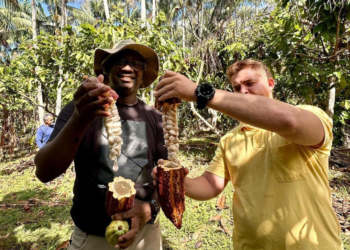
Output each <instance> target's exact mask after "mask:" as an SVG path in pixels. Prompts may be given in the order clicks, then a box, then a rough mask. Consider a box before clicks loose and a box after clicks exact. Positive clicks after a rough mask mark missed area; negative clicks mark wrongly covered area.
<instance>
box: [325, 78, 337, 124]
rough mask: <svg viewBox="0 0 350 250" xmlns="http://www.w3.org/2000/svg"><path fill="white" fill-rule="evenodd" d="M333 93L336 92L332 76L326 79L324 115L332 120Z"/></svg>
mask: <svg viewBox="0 0 350 250" xmlns="http://www.w3.org/2000/svg"><path fill="white" fill-rule="evenodd" d="M335 92H336V88H335V77H334V76H332V77H329V78H328V92H327V107H326V113H327V114H328V116H329V117H330V118H332V119H333V116H334V103H335Z"/></svg>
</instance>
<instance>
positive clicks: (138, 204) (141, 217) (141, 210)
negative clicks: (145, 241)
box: [112, 199, 151, 249]
mask: <svg viewBox="0 0 350 250" xmlns="http://www.w3.org/2000/svg"><path fill="white" fill-rule="evenodd" d="M126 219H131V229H130V231H129V232H128V233H126V234H124V235H122V236H120V237H119V243H118V245H116V248H121V249H125V248H127V247H128V246H130V245H131V244H132V243H133V242H134V240H135V238H136V235H137V233H138V232H139V231H140V229H142V228H143V227H144V225H145V224H146V223H147V222H148V221H149V220H150V219H151V207H150V204H149V203H148V202H145V201H141V200H138V199H135V202H134V206H133V207H132V208H131V209H130V210H128V211H126V212H122V213H118V214H115V215H113V216H112V220H126Z"/></svg>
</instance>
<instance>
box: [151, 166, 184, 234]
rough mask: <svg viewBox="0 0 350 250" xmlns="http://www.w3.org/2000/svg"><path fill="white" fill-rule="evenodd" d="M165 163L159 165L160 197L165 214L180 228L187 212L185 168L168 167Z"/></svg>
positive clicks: (158, 189)
mask: <svg viewBox="0 0 350 250" xmlns="http://www.w3.org/2000/svg"><path fill="white" fill-rule="evenodd" d="M166 163H167V161H165V162H164V165H166ZM164 165H158V166H157V176H156V182H157V185H156V188H157V192H158V199H159V202H160V205H161V207H162V210H163V212H164V214H165V216H166V217H167V218H168V219H169V220H170V221H171V222H172V223H173V224H174V225H175V226H176V227H177V228H178V229H180V228H181V225H182V216H183V213H184V212H185V185H184V179H185V169H184V168H183V167H181V166H180V167H178V168H167V167H164Z"/></svg>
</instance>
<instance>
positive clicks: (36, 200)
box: [0, 138, 350, 250]
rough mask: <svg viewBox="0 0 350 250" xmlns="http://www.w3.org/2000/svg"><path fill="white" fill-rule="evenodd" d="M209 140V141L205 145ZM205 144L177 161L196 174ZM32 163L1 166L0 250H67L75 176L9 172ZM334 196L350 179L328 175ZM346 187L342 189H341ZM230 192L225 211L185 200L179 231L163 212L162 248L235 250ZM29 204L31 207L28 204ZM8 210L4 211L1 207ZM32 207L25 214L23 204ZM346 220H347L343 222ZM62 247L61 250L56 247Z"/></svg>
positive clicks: (348, 245)
mask: <svg viewBox="0 0 350 250" xmlns="http://www.w3.org/2000/svg"><path fill="white" fill-rule="evenodd" d="M209 141H210V140H209ZM207 145H208V140H207V139H205V140H203V139H202V140H201V139H198V138H197V139H192V140H191V141H190V142H189V143H188V144H186V145H185V146H183V147H182V149H181V155H180V159H181V161H182V162H183V164H184V165H185V166H187V167H188V168H189V169H190V170H191V172H190V176H198V175H200V174H201V173H202V172H203V171H204V169H205V168H206V165H207V164H208V162H209V160H210V159H211V157H212V156H213V154H214V151H215V146H207ZM28 160H30V158H26V159H20V160H18V161H15V162H11V163H6V164H4V163H3V164H0V225H1V227H0V250H5V249H6V250H15V249H16V250H21V249H25V250H27V249H28V250H29V249H30V250H41V249H45V250H46V249H47V250H51V249H52V250H56V249H57V250H58V249H66V248H64V247H63V246H64V245H63V244H64V243H66V242H67V241H68V240H69V237H70V233H71V230H72V228H73V223H72V220H71V217H70V214H69V210H70V207H71V200H72V197H73V194H72V188H73V182H74V173H72V172H71V170H70V169H69V170H68V171H67V173H66V174H65V175H64V176H63V178H61V179H58V180H54V181H52V182H51V183H50V184H49V185H45V184H43V183H41V182H40V181H38V180H37V178H36V177H35V175H34V167H29V168H26V169H23V170H21V169H18V167H16V170H15V171H13V172H12V173H9V169H11V168H14V167H13V166H18V165H21V164H22V163H23V164H24V163H25V162H27V161H28ZM330 181H331V182H332V184H333V187H332V190H333V196H334V197H336V198H337V199H338V198H339V199H344V200H346V199H347V197H348V196H349V192H350V187H349V186H348V185H345V184H346V181H349V175H346V174H344V173H340V172H339V171H336V170H331V171H330ZM344 183H345V184H344ZM233 191H234V190H233V187H232V185H231V184H230V183H229V184H228V186H227V187H226V189H225V190H224V192H223V194H224V195H225V197H226V203H225V204H226V205H227V206H228V208H227V209H221V210H219V209H218V208H217V207H216V203H217V198H215V199H212V200H210V201H206V202H198V201H194V200H191V199H188V198H186V212H185V214H184V218H183V224H182V229H181V230H177V229H176V228H175V226H173V225H172V224H171V223H170V222H169V220H168V219H166V218H165V216H164V215H163V213H161V216H160V221H161V225H162V233H163V238H164V249H167V250H180V249H181V250H182V249H188V250H191V249H198V248H199V249H204V250H212V249H218V250H221V249H233V244H232V237H231V236H230V234H231V233H232V230H233V219H232V212H231V209H230V207H231V204H232V193H233ZM28 201H31V203H29V204H27V203H28ZM5 203H6V204H9V205H10V206H11V207H8V208H5V207H4V204H5ZM26 204H27V205H32V206H30V209H29V210H28V206H27V211H26V209H25V208H26V206H25V205H26ZM217 215H221V218H222V219H221V221H224V222H225V225H226V226H227V233H225V231H224V230H223V227H222V224H220V221H215V220H214V221H210V219H211V218H213V217H214V216H217ZM346 219H347V220H350V218H346ZM341 237H342V241H343V244H344V249H345V250H350V236H349V235H345V234H344V233H342V236H341ZM60 246H61V247H62V248H60Z"/></svg>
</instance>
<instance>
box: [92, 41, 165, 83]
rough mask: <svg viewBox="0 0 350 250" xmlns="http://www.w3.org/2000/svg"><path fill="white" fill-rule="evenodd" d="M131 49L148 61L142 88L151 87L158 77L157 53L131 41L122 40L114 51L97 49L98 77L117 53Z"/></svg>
mask: <svg viewBox="0 0 350 250" xmlns="http://www.w3.org/2000/svg"><path fill="white" fill-rule="evenodd" d="M125 49H130V50H134V51H136V52H137V53H139V54H140V55H141V56H142V57H143V58H144V59H145V60H146V70H145V72H144V73H143V79H142V84H141V85H140V88H146V87H147V86H149V85H150V84H151V83H152V82H153V81H154V80H155V79H156V78H157V76H158V71H159V60H158V56H157V54H156V52H155V51H154V50H153V49H151V48H150V47H148V46H146V45H143V44H138V43H135V42H134V41H133V40H131V39H127V40H122V41H119V42H118V43H116V44H115V45H114V46H113V48H112V49H96V50H95V58H94V71H95V74H96V75H97V76H98V75H100V74H103V73H104V66H105V63H106V62H107V61H108V60H109V59H110V58H111V57H112V56H113V55H115V54H116V53H118V52H120V51H122V50H125Z"/></svg>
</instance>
